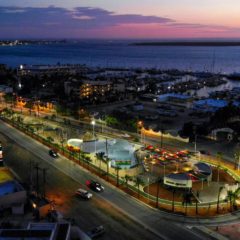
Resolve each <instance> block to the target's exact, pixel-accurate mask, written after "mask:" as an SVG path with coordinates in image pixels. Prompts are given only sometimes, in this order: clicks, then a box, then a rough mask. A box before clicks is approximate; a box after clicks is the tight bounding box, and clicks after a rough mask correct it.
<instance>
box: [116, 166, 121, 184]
mask: <svg viewBox="0 0 240 240" xmlns="http://www.w3.org/2000/svg"><path fill="white" fill-rule="evenodd" d="M120 169H121V168H120V167H119V166H116V167H115V170H116V171H117V187H119V170H120Z"/></svg>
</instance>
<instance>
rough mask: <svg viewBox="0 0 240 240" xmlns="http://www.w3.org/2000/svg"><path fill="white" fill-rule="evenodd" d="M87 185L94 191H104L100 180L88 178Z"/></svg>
mask: <svg viewBox="0 0 240 240" xmlns="http://www.w3.org/2000/svg"><path fill="white" fill-rule="evenodd" d="M86 185H87V186H88V187H89V188H91V189H92V190H93V191H96V192H103V191H104V187H103V186H102V185H101V184H100V183H99V182H96V181H93V180H87V181H86Z"/></svg>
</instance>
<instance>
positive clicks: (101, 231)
mask: <svg viewBox="0 0 240 240" xmlns="http://www.w3.org/2000/svg"><path fill="white" fill-rule="evenodd" d="M104 233H105V229H104V227H103V226H102V225H100V226H98V227H95V228H93V229H92V230H90V231H88V232H87V235H88V236H89V237H91V238H92V239H94V238H97V237H100V236H102V235H103V234H104Z"/></svg>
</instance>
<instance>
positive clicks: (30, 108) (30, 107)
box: [25, 101, 34, 115]
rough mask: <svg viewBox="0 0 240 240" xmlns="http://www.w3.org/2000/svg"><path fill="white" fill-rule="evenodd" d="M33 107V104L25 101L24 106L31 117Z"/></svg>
mask: <svg viewBox="0 0 240 240" xmlns="http://www.w3.org/2000/svg"><path fill="white" fill-rule="evenodd" d="M33 105H34V104H33V102H32V101H27V102H26V104H25V108H28V109H29V113H30V115H32V109H33Z"/></svg>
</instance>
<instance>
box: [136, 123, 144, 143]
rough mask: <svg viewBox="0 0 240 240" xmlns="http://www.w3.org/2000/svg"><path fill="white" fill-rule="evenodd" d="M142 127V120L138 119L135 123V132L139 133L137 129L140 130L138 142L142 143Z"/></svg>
mask: <svg viewBox="0 0 240 240" xmlns="http://www.w3.org/2000/svg"><path fill="white" fill-rule="evenodd" d="M142 128H143V121H138V123H137V133H139V131H138V129H139V130H140V142H141V143H142V141H143V137H142Z"/></svg>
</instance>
